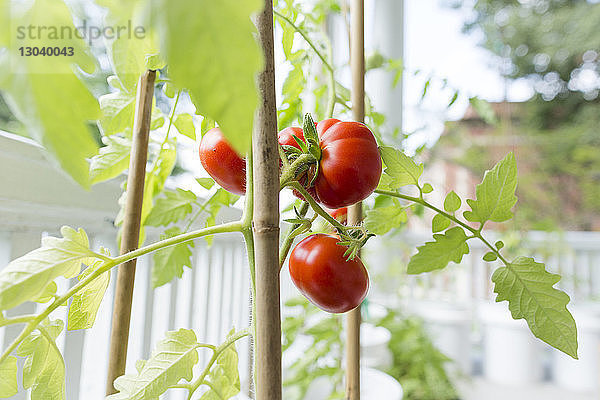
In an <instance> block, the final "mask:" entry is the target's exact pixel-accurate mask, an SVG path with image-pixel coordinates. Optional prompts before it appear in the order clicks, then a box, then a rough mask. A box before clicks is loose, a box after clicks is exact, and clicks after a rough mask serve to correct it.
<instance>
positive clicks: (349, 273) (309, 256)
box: [289, 233, 369, 313]
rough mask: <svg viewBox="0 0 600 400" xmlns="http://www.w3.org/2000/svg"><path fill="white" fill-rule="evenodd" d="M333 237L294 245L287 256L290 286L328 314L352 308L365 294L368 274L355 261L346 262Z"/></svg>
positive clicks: (316, 237) (318, 236)
mask: <svg viewBox="0 0 600 400" xmlns="http://www.w3.org/2000/svg"><path fill="white" fill-rule="evenodd" d="M339 240H340V239H339V238H338V237H337V236H333V235H325V234H321V233H318V234H315V235H310V236H308V237H306V238H305V239H304V240H302V241H301V242H300V243H298V244H297V245H296V247H295V248H294V250H293V251H292V254H291V255H290V261H289V268H290V276H291V277H292V281H293V282H294V285H296V287H297V288H298V290H300V292H301V293H302V294H303V295H304V296H306V297H307V298H308V299H309V300H310V301H311V302H313V303H314V304H315V305H316V306H317V307H319V308H321V309H322V310H325V311H327V312H330V313H343V312H346V311H350V310H352V309H353V308H356V307H357V306H358V305H359V304H360V303H361V302H362V301H363V300H364V298H365V296H366V295H367V292H368V290H369V274H368V273H367V270H366V268H365V266H364V265H363V263H362V261H360V259H359V258H358V257H356V258H354V259H353V260H350V261H346V258H345V257H344V252H345V251H346V247H344V246H341V245H339V244H337V243H338V242H339Z"/></svg>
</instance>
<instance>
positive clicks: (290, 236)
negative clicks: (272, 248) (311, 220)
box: [279, 201, 317, 271]
mask: <svg viewBox="0 0 600 400" xmlns="http://www.w3.org/2000/svg"><path fill="white" fill-rule="evenodd" d="M307 212H308V203H307V202H305V201H304V202H302V206H301V207H300V210H299V212H298V216H299V217H304V216H306V213H307ZM316 215H317V214H315V216H316ZM300 225H301V224H293V225H292V226H291V228H290V230H289V231H288V233H287V235H286V236H285V239H283V244H282V245H281V250H279V270H280V271H281V268H282V267H283V264H284V263H285V259H286V258H287V255H288V253H289V252H290V249H291V248H292V243H294V239H295V238H296V236H298V234H297V233H295V231H296V229H298V228H299V227H300Z"/></svg>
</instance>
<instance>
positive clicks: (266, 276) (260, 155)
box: [252, 0, 281, 400]
mask: <svg viewBox="0 0 600 400" xmlns="http://www.w3.org/2000/svg"><path fill="white" fill-rule="evenodd" d="M256 25H257V28H258V41H259V43H260V44H261V47H262V50H263V53H264V56H265V66H264V70H263V71H262V72H261V73H260V74H259V75H258V90H259V93H260V95H261V102H260V104H259V107H258V110H257V114H256V119H255V124H254V131H253V134H252V153H253V171H254V179H253V181H254V219H253V226H254V246H255V255H256V299H255V301H256V331H255V337H254V343H255V351H256V353H255V358H256V360H255V364H254V365H255V366H256V369H255V382H256V399H257V400H281V316H280V309H279V151H278V147H277V146H278V144H277V111H276V103H275V61H274V50H273V2H272V0H265V6H264V10H263V11H262V12H261V13H260V14H259V15H258V16H257V19H256Z"/></svg>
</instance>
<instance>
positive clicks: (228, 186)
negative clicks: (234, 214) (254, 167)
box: [198, 128, 246, 194]
mask: <svg viewBox="0 0 600 400" xmlns="http://www.w3.org/2000/svg"><path fill="white" fill-rule="evenodd" d="M198 153H199V154H200V162H201V163H202V166H203V167H204V169H205V170H206V172H208V174H209V175H210V176H211V177H212V178H213V179H214V180H215V182H217V183H218V184H219V185H220V186H221V187H222V188H223V189H225V190H227V191H229V192H231V193H234V194H244V193H246V161H245V160H244V159H243V158H241V157H240V156H239V155H238V154H237V153H236V152H235V150H234V149H233V148H232V147H231V145H230V144H229V143H228V142H227V139H225V136H223V132H221V130H220V129H219V128H213V129H211V130H209V131H208V132H206V133H205V134H204V136H202V140H201V141H200V147H199V148H198Z"/></svg>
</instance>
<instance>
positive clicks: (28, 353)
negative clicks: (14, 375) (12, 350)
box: [17, 320, 66, 400]
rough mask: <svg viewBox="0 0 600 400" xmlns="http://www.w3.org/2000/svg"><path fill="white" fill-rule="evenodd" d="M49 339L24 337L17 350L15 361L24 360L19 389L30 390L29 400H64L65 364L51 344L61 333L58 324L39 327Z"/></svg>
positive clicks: (37, 333) (36, 335)
mask: <svg viewBox="0 0 600 400" xmlns="http://www.w3.org/2000/svg"><path fill="white" fill-rule="evenodd" d="M41 327H42V329H44V330H45V331H46V332H47V333H48V335H49V336H50V337H49V338H48V337H46V336H45V335H43V334H42V333H41V332H33V333H31V334H30V335H29V336H27V337H26V338H25V339H24V340H23V341H22V342H21V344H20V345H19V347H18V348H17V355H18V356H19V357H26V360H25V364H24V365H23V387H24V388H25V389H28V388H31V399H32V400H47V399H56V400H64V399H65V398H66V396H65V362H64V360H63V357H62V355H61V354H60V353H59V352H58V349H57V348H56V346H55V344H54V343H51V342H50V339H51V340H52V341H54V340H56V337H57V336H58V335H59V334H60V332H61V331H62V329H63V322H62V321H61V320H56V321H52V322H50V321H48V320H45V321H44V322H43V323H42V324H41Z"/></svg>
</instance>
